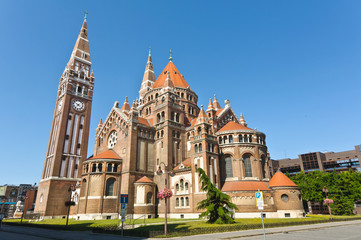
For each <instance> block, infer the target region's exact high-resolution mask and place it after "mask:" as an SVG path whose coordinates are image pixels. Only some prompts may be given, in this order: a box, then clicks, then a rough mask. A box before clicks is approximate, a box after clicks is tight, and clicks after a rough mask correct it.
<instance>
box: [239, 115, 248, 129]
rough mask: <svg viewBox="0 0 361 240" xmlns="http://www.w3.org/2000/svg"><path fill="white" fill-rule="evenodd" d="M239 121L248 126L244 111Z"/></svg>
mask: <svg viewBox="0 0 361 240" xmlns="http://www.w3.org/2000/svg"><path fill="white" fill-rule="evenodd" d="M239 122H240V123H241V124H242V125H243V126H246V127H247V122H246V120H244V117H243V113H241V117H240V118H239Z"/></svg>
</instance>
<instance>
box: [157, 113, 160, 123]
mask: <svg viewBox="0 0 361 240" xmlns="http://www.w3.org/2000/svg"><path fill="white" fill-rule="evenodd" d="M159 122H160V114H159V113H158V114H157V123H159Z"/></svg>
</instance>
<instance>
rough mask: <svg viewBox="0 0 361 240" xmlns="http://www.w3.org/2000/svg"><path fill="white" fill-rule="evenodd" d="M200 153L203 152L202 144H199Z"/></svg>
mask: <svg viewBox="0 0 361 240" xmlns="http://www.w3.org/2000/svg"><path fill="white" fill-rule="evenodd" d="M199 151H200V152H202V151H203V150H202V143H200V144H199Z"/></svg>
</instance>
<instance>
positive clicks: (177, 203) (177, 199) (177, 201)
mask: <svg viewBox="0 0 361 240" xmlns="http://www.w3.org/2000/svg"><path fill="white" fill-rule="evenodd" d="M176 206H177V207H179V198H176Z"/></svg>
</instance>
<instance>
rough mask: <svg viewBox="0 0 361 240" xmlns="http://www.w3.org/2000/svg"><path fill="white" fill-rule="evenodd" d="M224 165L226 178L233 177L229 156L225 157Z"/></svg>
mask: <svg viewBox="0 0 361 240" xmlns="http://www.w3.org/2000/svg"><path fill="white" fill-rule="evenodd" d="M224 161H225V164H226V178H230V177H233V168H232V157H231V155H226V156H225V158H224Z"/></svg>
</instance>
